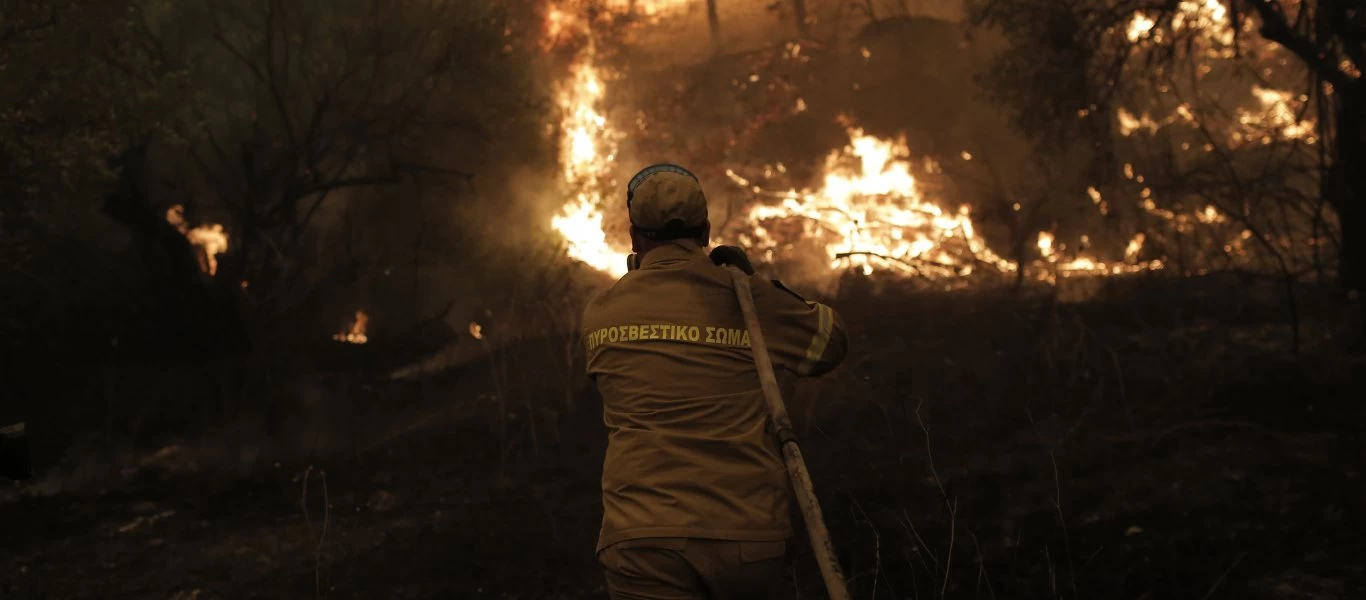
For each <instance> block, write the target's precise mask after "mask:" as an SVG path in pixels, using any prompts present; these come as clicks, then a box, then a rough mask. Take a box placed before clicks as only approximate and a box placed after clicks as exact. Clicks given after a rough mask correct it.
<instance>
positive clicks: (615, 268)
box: [550, 58, 626, 277]
mask: <svg viewBox="0 0 1366 600" xmlns="http://www.w3.org/2000/svg"><path fill="white" fill-rule="evenodd" d="M605 91H606V90H605V88H604V87H603V83H602V78H601V76H600V75H599V73H598V70H597V69H596V68H595V67H594V66H593V64H592V61H591V58H585V59H582V60H580V61H579V62H578V63H576V64H575V65H574V66H573V67H572V68H571V70H570V76H569V78H568V80H566V81H565V82H563V83H562V84H561V86H560V89H559V91H558V93H557V101H558V104H559V106H560V109H561V111H563V114H564V118H563V120H562V121H561V122H560V132H561V133H560V168H561V173H560V174H561V177H562V179H563V181H564V183H565V187H566V189H569V190H574V192H573V193H574V197H573V198H572V199H571V200H570V201H569V202H567V203H566V204H565V205H564V207H563V208H562V209H561V210H560V212H559V214H557V215H555V216H554V217H553V218H552V219H551V221H550V225H551V227H553V228H554V229H555V230H556V231H558V232H559V233H560V235H561V236H563V237H564V239H565V242H566V243H567V244H568V252H569V256H570V257H572V258H574V259H576V260H579V261H581V262H583V263H585V264H587V265H589V266H591V267H593V268H595V269H597V270H599V271H603V272H606V273H608V274H610V275H612V276H613V277H620V276H622V275H624V274H625V273H626V253H625V252H623V251H620V250H617V249H616V248H614V247H613V246H612V245H611V244H609V243H608V241H607V232H606V231H605V230H604V229H603V223H602V219H603V212H602V204H603V198H604V196H605V193H604V192H605V189H604V184H603V181H604V180H605V179H606V178H607V176H608V174H609V172H610V167H611V165H612V162H613V161H614V160H615V159H616V152H617V140H618V139H619V138H620V134H619V133H617V132H616V131H615V130H613V129H612V128H611V127H610V126H609V125H608V124H607V118H606V117H605V116H603V114H602V109H601V104H602V98H603V95H604V93H605Z"/></svg>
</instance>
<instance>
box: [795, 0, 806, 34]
mask: <svg viewBox="0 0 1366 600" xmlns="http://www.w3.org/2000/svg"><path fill="white" fill-rule="evenodd" d="M792 14H793V15H794V16H795V17H796V19H797V35H799V36H801V37H806V35H807V33H808V32H807V28H806V0H792Z"/></svg>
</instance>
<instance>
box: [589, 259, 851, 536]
mask: <svg viewBox="0 0 1366 600" xmlns="http://www.w3.org/2000/svg"><path fill="white" fill-rule="evenodd" d="M751 284H752V288H753V293H754V302H755V306H756V308H757V309H758V312H759V315H760V319H761V326H762V327H763V333H764V338H765V340H766V341H767V342H768V347H769V354H770V356H771V357H772V360H773V365H774V367H776V368H780V369H781V368H785V369H788V370H790V371H792V372H794V373H796V374H798V375H802V376H808V375H820V374H822V373H825V372H827V371H829V370H831V369H833V368H834V367H835V366H836V365H837V364H839V362H840V361H841V360H843V358H844V354H845V349H846V347H847V342H846V339H845V333H844V327H843V325H842V324H841V322H840V319H839V317H838V316H837V315H836V314H835V312H834V311H832V310H831V309H830V308H829V307H828V306H825V305H823V304H818V303H815V302H808V301H806V300H804V299H803V298H801V297H800V296H798V295H797V294H796V293H794V292H791V291H789V290H787V289H786V288H784V287H781V286H780V284H778V283H777V282H776V281H770V280H767V279H763V278H762V277H759V276H755V277H753V278H752V279H751ZM583 337H584V344H585V347H586V349H587V353H588V374H589V376H591V377H593V378H594V379H595V380H596V382H597V385H598V389H599V391H600V392H601V394H602V399H603V420H604V421H605V422H606V424H607V428H608V436H609V437H608V447H607V458H606V461H605V462H604V464H603V473H602V503H603V519H602V531H601V533H600V535H599V538H598V549H599V550H601V549H603V548H606V547H607V546H610V545H612V544H614V543H616V542H619V541H622V540H628V539H635V538H645V537H694V538H710V539H722V540H742V541H777V540H784V539H787V538H788V537H790V536H791V533H792V529H791V523H790V521H789V513H788V498H789V492H788V489H789V488H788V481H787V473H786V471H785V468H784V466H783V460H782V456H781V454H780V453H779V450H778V447H777V444H776V443H775V439H774V436H773V435H772V428H771V427H769V426H768V409H767V405H766V404H765V402H764V398H763V393H762V392H761V390H760V386H759V376H758V373H757V371H756V370H755V366H754V360H753V356H752V354H751V352H750V347H749V343H750V342H749V332H747V331H746V330H745V324H744V317H743V316H742V314H741V312H740V305H739V303H738V301H737V300H736V298H735V291H734V289H733V287H732V284H731V279H730V274H729V273H728V272H727V271H726V269H725V268H723V267H718V266H716V265H713V264H712V262H711V260H710V259H709V258H708V256H707V254H706V253H705V251H704V250H703V249H702V248H700V247H698V246H697V245H696V244H695V243H692V242H676V243H673V244H670V245H666V246H663V247H659V248H656V249H654V250H651V251H650V252H648V253H647V254H646V255H645V257H644V259H643V261H642V264H641V266H640V268H639V269H636V270H634V271H631V272H630V273H627V274H626V275H625V276H624V277H622V278H621V280H620V281H618V282H617V283H616V284H615V285H614V286H613V287H611V288H609V289H608V290H606V291H604V292H603V293H601V294H599V295H598V296H597V297H596V298H594V299H593V301H592V302H590V303H589V306H588V308H587V309H586V311H585V314H584V322H583Z"/></svg>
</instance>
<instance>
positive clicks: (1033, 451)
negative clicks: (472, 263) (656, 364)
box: [0, 279, 1366, 599]
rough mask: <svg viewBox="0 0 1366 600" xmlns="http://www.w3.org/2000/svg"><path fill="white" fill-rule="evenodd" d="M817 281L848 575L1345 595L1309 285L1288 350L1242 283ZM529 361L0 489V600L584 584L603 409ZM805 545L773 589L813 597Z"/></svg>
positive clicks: (1013, 585)
mask: <svg viewBox="0 0 1366 600" xmlns="http://www.w3.org/2000/svg"><path fill="white" fill-rule="evenodd" d="M1116 285H1118V284H1116ZM834 302H835V305H836V308H837V309H838V310H840V311H841V312H842V314H844V316H845V318H846V320H847V321H848V324H849V326H850V329H851V332H852V335H853V339H852V342H853V347H852V353H851V355H850V356H849V358H848V360H847V363H846V364H845V365H844V366H843V367H842V368H841V369H840V370H838V371H837V372H836V373H835V374H832V375H831V376H830V377H828V378H826V379H822V380H819V381H816V382H811V383H809V384H807V385H805V386H803V387H802V388H801V389H800V390H799V391H798V392H797V393H796V394H795V395H794V396H793V397H791V398H790V399H789V402H790V404H791V408H792V412H793V414H794V417H795V419H796V421H797V425H798V428H799V429H800V430H801V433H802V435H803V439H804V440H805V441H804V448H805V450H806V454H807V456H808V460H809V461H810V465H811V469H812V472H813V475H814V478H815V482H816V486H817V493H818V495H819V496H820V497H821V499H822V502H823V504H824V508H825V514H826V516H827V520H828V523H829V526H830V529H831V531H832V532H833V535H834V538H835V543H836V546H837V548H838V549H839V551H840V552H841V554H842V560H843V564H844V567H845V570H846V574H847V575H848V576H849V578H850V580H851V586H852V590H853V592H854V597H856V598H860V599H869V598H929V597H947V598H1045V597H1061V598H1131V599H1139V598H1152V599H1165V598H1197V599H1203V598H1250V599H1257V598H1267V599H1271V598H1278V599H1296V598H1303V599H1310V598H1315V599H1327V598H1361V597H1366V595H1363V593H1364V592H1366V541H1363V540H1364V538H1363V534H1366V526H1363V524H1364V523H1366V515H1364V514H1363V511H1362V510H1361V507H1362V506H1363V502H1366V495H1363V492H1362V489H1363V484H1362V474H1361V468H1362V456H1363V455H1362V446H1361V445H1360V442H1361V431H1362V429H1361V426H1362V423H1363V421H1362V416H1363V415H1362V405H1363V403H1362V400H1361V399H1362V398H1363V397H1366V395H1363V394H1362V391H1363V387H1362V384H1363V382H1362V378H1363V371H1364V370H1366V366H1364V363H1363V362H1362V360H1361V359H1360V358H1353V357H1350V356H1348V355H1347V354H1346V353H1345V352H1344V351H1343V350H1342V348H1343V345H1344V341H1343V340H1341V339H1339V338H1340V337H1341V331H1342V328H1343V325H1342V323H1343V320H1342V319H1341V318H1339V317H1337V316H1334V315H1339V314H1342V313H1341V311H1340V310H1339V309H1340V307H1335V305H1334V304H1333V303H1332V302H1331V301H1327V300H1319V299H1315V298H1314V297H1312V295H1309V294H1307V293H1306V296H1305V297H1303V298H1301V299H1300V301H1299V303H1298V315H1299V320H1300V322H1301V323H1300V331H1301V334H1300V342H1299V349H1298V352H1296V351H1295V349H1294V347H1293V346H1292V344H1291V337H1290V334H1289V331H1290V329H1289V327H1288V326H1287V324H1286V323H1287V314H1288V313H1287V311H1286V309H1285V306H1283V305H1282V303H1281V302H1279V299H1278V296H1277V295H1276V293H1275V290H1274V288H1272V289H1270V290H1268V291H1262V290H1260V289H1258V288H1257V286H1254V285H1251V284H1248V283H1247V282H1229V281H1207V282H1203V283H1197V284H1182V285H1180V286H1177V285H1176V284H1172V283H1170V282H1165V281H1164V280H1160V279H1153V280H1148V281H1140V282H1129V283H1126V284H1124V289H1107V290H1102V293H1101V294H1100V295H1098V296H1096V297H1094V298H1091V299H1090V300H1087V301H1085V302H1082V303H1070V304H1063V303H1058V302H1056V301H1055V299H1054V298H1052V297H1049V296H1047V295H1038V294H1028V295H1017V294H1011V293H1007V292H1005V291H1000V292H975V293H964V292H958V293H940V292H927V291H910V290H904V289H879V288H876V286H874V285H873V283H872V282H852V283H850V284H849V285H846V286H844V287H843V288H842V291H841V293H840V294H839V297H838V298H836V299H835V300H834ZM545 356H546V353H545V352H543V351H542V350H541V349H534V350H533V349H531V348H529V347H528V348H520V349H519V348H513V349H511V350H509V353H508V354H507V355H506V356H504V358H506V361H505V364H506V365H507V375H506V376H505V377H501V378H495V377H494V376H493V375H492V374H493V373H496V372H497V370H495V369H490V368H488V365H487V364H485V365H476V366H475V367H471V368H467V369H464V370H461V371H457V372H454V373H451V374H448V375H447V376H445V377H443V378H442V379H441V380H439V381H431V382H427V383H426V384H424V387H423V389H422V390H420V391H419V392H414V391H413V390H412V389H408V388H397V387H393V386H389V385H385V384H382V383H379V382H377V381H375V380H367V379H366V378H365V377H352V378H350V379H349V380H348V382H346V383H345V384H343V385H346V386H348V387H349V388H352V389H351V392H354V393H351V392H348V394H350V396H349V397H351V398H352V399H351V401H350V404H348V405H347V406H349V407H351V408H350V409H349V410H353V411H354V413H353V414H352V415H351V417H350V422H351V425H350V426H351V427H352V428H354V429H355V430H357V431H359V432H361V433H358V434H356V435H355V436H354V437H352V438H348V439H350V440H352V443H348V444H347V445H346V448H345V449H344V451H342V452H331V453H326V454H321V453H315V455H313V456H312V457H309V456H307V455H305V454H301V453H299V452H297V451H287V450H284V449H283V448H285V447H286V446H285V445H280V444H276V445H274V446H270V447H267V446H260V447H257V446H253V445H252V444H250V443H242V442H241V440H242V439H243V438H241V437H240V436H239V437H237V438H231V436H227V437H225V436H222V435H214V434H205V435H203V436H198V437H196V438H194V439H189V438H186V439H182V440H180V441H178V442H177V443H175V444H173V445H170V446H167V447H166V448H167V449H166V450H165V451H163V452H162V453H160V454H159V455H156V456H153V457H146V456H144V457H142V459H141V463H135V462H129V461H127V460H124V461H122V462H121V463H119V464H118V465H115V466H122V467H124V471H123V473H122V474H119V475H117V476H107V473H106V471H107V467H109V466H110V465H112V464H113V463H115V462H118V461H108V460H105V461H100V460H98V458H99V457H96V456H94V454H97V453H89V452H88V453H86V454H84V455H80V456H78V457H77V459H73V460H74V461H75V464H87V463H95V464H99V465H104V468H101V467H89V468H86V469H83V470H73V469H72V468H70V467H69V466H66V467H62V468H59V469H57V470H55V471H53V473H54V474H53V475H51V476H50V477H49V478H47V479H45V480H40V481H38V482H34V483H31V484H29V485H28V487H27V489H26V490H25V492H24V493H23V494H22V495H18V496H16V495H14V494H9V495H8V498H7V499H6V500H5V501H3V502H0V531H3V532H4V535H3V537H0V545H2V546H3V552H0V597H3V598H6V599H8V598H238V597H258V598H302V597H332V598H581V597H604V596H603V594H602V591H601V578H600V575H599V573H598V571H597V568H596V563H595V561H594V559H593V557H592V554H591V552H592V548H593V543H594V539H595V535H596V533H597V520H598V518H599V512H598V505H597V502H598V498H597V477H598V475H599V473H600V461H601V456H602V452H603V444H604V441H603V430H602V426H601V424H600V422H599V415H598V414H597V411H598V406H597V405H596V404H595V403H596V400H595V398H594V396H593V394H592V393H591V391H588V390H586V389H584V390H580V391H579V392H576V393H575V394H573V395H570V396H569V397H568V398H567V399H565V398H564V394H563V390H562V386H561V385H560V384H559V383H557V381H558V380H557V379H556V378H555V377H551V376H547V375H545V373H547V372H548V371H547V370H546V369H547V367H546V363H545V361H546V359H545ZM495 388H496V389H499V390H502V391H503V393H504V394H505V398H510V399H513V400H512V401H511V402H510V404H511V405H512V407H513V408H510V409H509V412H510V413H511V414H512V415H513V417H512V418H511V419H509V420H508V421H507V422H506V424H507V434H506V437H505V438H504V439H506V440H508V442H507V443H506V444H500V443H499V441H498V440H499V436H498V434H497V432H498V427H497V420H496V419H495V418H493V417H492V416H491V415H493V414H496V413H495V412H493V409H494V406H495V403H494V401H493V400H491V396H490V393H491V392H492V391H493V390H494V389H495ZM357 407H361V408H357ZM364 407H369V408H364ZM527 407H530V408H527ZM532 413H534V414H538V415H540V416H541V418H540V419H538V423H539V425H538V427H536V428H535V431H536V436H535V438H534V446H533V438H532V436H531V432H532V429H531V428H529V427H527V426H526V423H527V422H528V421H527V419H526V416H527V415H528V414H532ZM395 432H401V433H395ZM229 438H231V439H235V440H237V442H234V443H229V442H228V441H226V440H228V439H229ZM366 440H368V441H366ZM248 447H250V450H251V451H252V452H253V453H256V454H255V455H254V456H255V459H254V460H250V461H245V462H244V461H241V460H234V461H229V462H230V463H231V467H230V468H229V467H228V466H227V465H228V464H229V463H228V462H225V461H223V460H222V458H221V457H222V455H223V453H224V452H225V451H226V450H225V449H226V448H231V449H232V450H233V452H237V451H238V450H241V449H243V448H248ZM234 456H236V457H240V456H241V455H240V454H234ZM215 457H217V458H215ZM69 464H73V463H72V462H71V461H68V465H69ZM310 465H312V466H311V467H310ZM77 471H80V472H81V473H88V472H92V471H93V472H100V473H106V476H103V477H99V476H90V475H88V474H87V475H85V476H82V477H80V478H77V477H76V476H75V474H74V473H76V472H77ZM324 473H325V475H324ZM58 474H60V475H58ZM57 478H66V479H67V480H68V481H67V482H66V483H63V484H62V485H61V486H58V485H57V483H54V480H55V479H57ZM324 478H325V485H324ZM76 479H80V482H79V484H77V483H76V482H75V480H76ZM324 499H325V501H326V502H324ZM325 504H326V507H325ZM797 541H798V542H799V543H798V544H797V545H795V546H794V552H793V553H792V556H791V559H790V564H791V566H790V570H789V581H788V583H787V586H788V588H787V590H786V594H787V595H788V596H790V597H800V598H818V597H822V593H821V591H820V582H819V576H818V574H817V572H816V569H815V567H814V563H813V561H812V558H811V556H810V554H809V552H808V551H806V550H805V549H804V539H803V538H799V539H798V540H797Z"/></svg>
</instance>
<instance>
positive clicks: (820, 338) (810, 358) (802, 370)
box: [797, 302, 835, 375]
mask: <svg viewBox="0 0 1366 600" xmlns="http://www.w3.org/2000/svg"><path fill="white" fill-rule="evenodd" d="M811 304H814V305H815V306H816V315H817V321H818V324H817V325H816V335H813V336H811V345H810V346H807V348H806V360H803V361H802V364H800V365H798V366H797V374H798V375H810V374H811V369H813V368H815V366H816V363H817V362H820V360H821V355H823V354H825V346H826V345H827V344H829V343H830V329H831V328H832V327H833V326H834V321H835V319H834V315H833V314H831V312H830V307H828V306H826V305H824V304H819V303H815V302H812V303H811Z"/></svg>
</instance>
